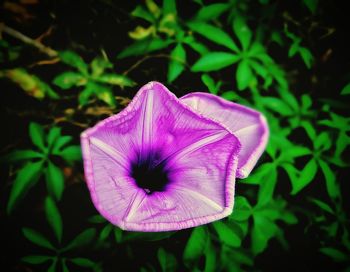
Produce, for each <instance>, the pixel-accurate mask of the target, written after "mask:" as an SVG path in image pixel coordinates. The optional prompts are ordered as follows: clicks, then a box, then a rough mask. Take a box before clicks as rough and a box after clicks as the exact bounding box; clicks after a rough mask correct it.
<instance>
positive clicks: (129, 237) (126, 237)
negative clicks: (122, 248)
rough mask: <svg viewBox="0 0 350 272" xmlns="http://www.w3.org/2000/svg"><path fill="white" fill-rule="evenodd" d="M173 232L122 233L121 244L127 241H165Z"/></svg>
mask: <svg viewBox="0 0 350 272" xmlns="http://www.w3.org/2000/svg"><path fill="white" fill-rule="evenodd" d="M174 233H176V232H174V231H166V232H137V231H124V232H123V242H127V241H159V240H163V239H166V238H168V237H170V236H171V235H173V234H174Z"/></svg>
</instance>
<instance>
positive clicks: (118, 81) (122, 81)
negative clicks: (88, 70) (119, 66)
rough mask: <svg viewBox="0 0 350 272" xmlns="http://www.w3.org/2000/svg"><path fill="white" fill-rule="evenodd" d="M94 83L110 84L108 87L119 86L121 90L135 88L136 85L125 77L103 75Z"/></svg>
mask: <svg viewBox="0 0 350 272" xmlns="http://www.w3.org/2000/svg"><path fill="white" fill-rule="evenodd" d="M96 81H99V82H102V83H106V84H110V85H117V86H120V87H121V88H124V87H132V86H135V84H136V83H135V82H134V81H132V80H131V79H130V78H128V77H127V76H123V75H119V74H103V75H101V76H99V77H97V78H96Z"/></svg>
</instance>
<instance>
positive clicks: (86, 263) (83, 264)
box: [69, 258, 95, 268]
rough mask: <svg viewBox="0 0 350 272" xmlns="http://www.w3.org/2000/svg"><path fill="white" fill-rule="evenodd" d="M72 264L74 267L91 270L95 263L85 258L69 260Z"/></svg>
mask: <svg viewBox="0 0 350 272" xmlns="http://www.w3.org/2000/svg"><path fill="white" fill-rule="evenodd" d="M69 261H71V262H72V263H74V264H75V265H78V266H81V267H89V268H92V267H94V265H95V263H94V262H93V261H91V260H89V259H87V258H72V259H69Z"/></svg>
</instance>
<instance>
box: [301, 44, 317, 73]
mask: <svg viewBox="0 0 350 272" xmlns="http://www.w3.org/2000/svg"><path fill="white" fill-rule="evenodd" d="M299 52H300V55H301V58H302V59H303V61H304V63H305V65H306V67H307V68H309V69H310V68H311V66H312V63H313V61H314V57H313V55H312V54H311V52H310V50H309V49H307V48H305V47H301V48H299Z"/></svg>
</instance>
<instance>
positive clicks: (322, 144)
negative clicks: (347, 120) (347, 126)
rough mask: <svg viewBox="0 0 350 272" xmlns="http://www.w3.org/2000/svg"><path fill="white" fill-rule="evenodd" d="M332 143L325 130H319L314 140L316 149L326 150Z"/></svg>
mask: <svg viewBox="0 0 350 272" xmlns="http://www.w3.org/2000/svg"><path fill="white" fill-rule="evenodd" d="M331 145H332V140H331V138H330V136H329V134H328V133H327V132H325V131H324V132H321V133H320V134H319V135H318V136H317V137H316V139H315V140H314V147H315V149H316V150H322V151H323V150H328V149H329V148H330V147H331Z"/></svg>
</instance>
